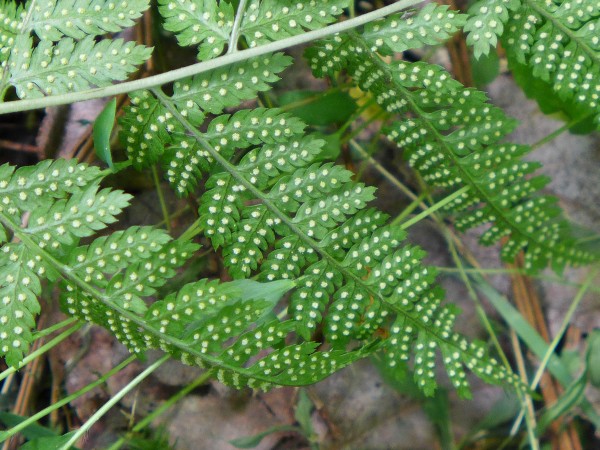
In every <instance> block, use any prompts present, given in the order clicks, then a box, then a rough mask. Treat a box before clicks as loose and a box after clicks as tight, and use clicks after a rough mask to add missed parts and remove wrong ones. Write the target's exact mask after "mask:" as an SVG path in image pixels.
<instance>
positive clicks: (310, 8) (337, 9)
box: [240, 0, 349, 47]
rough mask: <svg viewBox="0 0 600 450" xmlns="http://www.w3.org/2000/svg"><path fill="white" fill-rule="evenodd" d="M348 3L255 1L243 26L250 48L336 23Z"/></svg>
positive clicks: (335, 0) (333, 0)
mask: <svg viewBox="0 0 600 450" xmlns="http://www.w3.org/2000/svg"><path fill="white" fill-rule="evenodd" d="M348 3H349V2H348V0H318V1H317V0H310V1H297V2H289V3H286V2H277V1H259V0H252V2H251V3H250V4H249V5H248V8H247V9H246V12H245V14H244V18H243V20H242V24H241V27H240V28H241V33H242V34H243V35H244V36H245V37H246V38H247V39H248V45H249V46H250V47H256V46H257V45H262V44H265V43H267V42H269V41H275V40H278V39H283V38H286V37H289V36H294V35H297V34H300V33H302V32H303V31H304V30H315V29H317V28H321V27H323V26H324V25H326V24H328V23H331V22H334V21H335V20H336V17H337V16H339V15H340V14H342V12H343V10H344V8H345V7H347V6H348Z"/></svg>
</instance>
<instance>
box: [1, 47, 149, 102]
mask: <svg viewBox="0 0 600 450" xmlns="http://www.w3.org/2000/svg"><path fill="white" fill-rule="evenodd" d="M17 50H18V51H17ZM150 53H151V49H148V48H146V47H144V46H142V45H135V43H133V42H124V41H123V40H122V39H116V40H113V41H111V40H103V41H100V42H97V43H96V42H95V40H94V38H93V37H91V36H88V37H86V38H84V39H83V40H81V41H79V42H75V41H74V40H73V39H71V38H64V39H61V40H60V41H59V42H58V43H57V44H56V45H54V44H53V43H52V42H51V41H41V42H40V43H39V44H38V45H37V46H36V47H35V49H32V39H31V38H29V37H25V36H23V35H21V36H19V37H18V38H17V39H16V40H15V49H14V50H13V55H15V58H14V59H12V60H11V61H10V69H11V77H10V80H9V82H10V84H12V85H13V86H14V87H15V88H16V89H17V95H19V97H21V98H36V97H42V96H44V95H54V94H62V93H65V92H70V91H73V90H84V89H89V88H90V87H92V86H106V85H109V84H111V83H112V81H114V80H125V79H126V78H127V76H128V75H129V74H130V73H132V72H134V71H135V70H136V65H139V64H141V63H143V62H144V61H145V60H146V59H148V58H149V57H150Z"/></svg>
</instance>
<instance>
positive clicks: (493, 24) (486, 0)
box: [464, 0, 521, 58]
mask: <svg viewBox="0 0 600 450" xmlns="http://www.w3.org/2000/svg"><path fill="white" fill-rule="evenodd" d="M520 7H521V0H480V1H478V2H475V3H474V4H473V5H472V6H471V7H470V8H469V19H468V21H467V23H466V24H465V27H464V31H465V32H466V33H468V34H467V44H468V45H471V46H472V47H473V53H474V55H475V57H476V58H479V57H480V56H481V55H487V54H488V53H489V52H490V48H491V47H495V46H496V44H497V43H498V38H499V37H500V36H502V34H503V33H504V29H505V26H506V22H507V21H508V19H509V14H512V13H513V12H515V11H517V10H518V9H519V8H520Z"/></svg>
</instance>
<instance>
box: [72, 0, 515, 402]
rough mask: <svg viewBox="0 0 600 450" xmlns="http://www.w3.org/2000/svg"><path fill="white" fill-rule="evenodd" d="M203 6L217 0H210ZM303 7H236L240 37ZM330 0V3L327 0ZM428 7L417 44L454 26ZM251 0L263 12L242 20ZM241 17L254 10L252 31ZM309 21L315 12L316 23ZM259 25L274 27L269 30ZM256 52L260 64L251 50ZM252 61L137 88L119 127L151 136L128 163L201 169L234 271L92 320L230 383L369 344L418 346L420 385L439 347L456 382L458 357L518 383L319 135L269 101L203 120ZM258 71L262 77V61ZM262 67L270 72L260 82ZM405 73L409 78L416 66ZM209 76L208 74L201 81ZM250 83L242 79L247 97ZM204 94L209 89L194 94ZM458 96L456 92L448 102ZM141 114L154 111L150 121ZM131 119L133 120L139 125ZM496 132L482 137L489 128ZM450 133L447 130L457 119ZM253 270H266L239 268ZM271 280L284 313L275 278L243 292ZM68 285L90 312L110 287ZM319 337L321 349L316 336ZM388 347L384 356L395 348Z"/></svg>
mask: <svg viewBox="0 0 600 450" xmlns="http://www.w3.org/2000/svg"><path fill="white" fill-rule="evenodd" d="M210 5H214V6H215V7H216V4H215V3H212V2H211V3H210ZM210 5H209V9H210V8H211V7H212V6H210ZM299 5H300V6H297V5H296V4H295V3H294V4H293V5H292V4H291V3H290V5H289V6H288V5H287V4H285V3H284V4H281V3H279V4H277V5H275V3H274V2H268V1H265V2H260V3H259V2H253V3H251V5H250V6H249V8H248V9H247V11H246V13H245V15H244V19H243V21H242V27H241V33H242V36H244V37H245V38H246V40H247V41H248V44H249V45H258V42H259V41H260V39H263V38H264V39H265V40H269V39H276V38H279V35H278V34H277V33H284V34H282V36H287V35H289V34H290V33H296V32H300V31H299V30H300V29H311V28H310V26H308V25H306V24H302V23H300V22H299V21H297V20H296V18H295V17H294V14H296V13H297V11H296V10H294V11H292V7H293V8H298V9H302V8H304V9H302V14H303V15H304V19H306V17H308V16H310V20H309V22H311V21H313V17H312V16H313V14H315V11H316V13H317V14H318V13H319V11H320V10H323V11H324V12H323V14H321V17H326V16H327V14H328V13H330V12H331V11H332V10H329V12H328V11H327V10H325V9H324V7H323V6H321V5H318V4H317V3H316V2H311V4H310V5H309V4H304V3H302V4H299ZM327 5H329V6H327V7H330V3H327ZM336 5H337V4H336ZM163 6H164V5H163ZM173 8H175V6H174V7H173ZM186 8H188V6H186ZM284 8H288V9H287V10H284ZM337 8H339V6H336V10H335V11H337ZM429 8H430V9H428V10H427V12H426V13H423V14H422V15H417V17H418V23H419V24H420V25H418V26H417V28H416V31H418V33H415V34H418V36H415V38H414V39H412V38H411V43H414V44H415V45H426V44H428V43H431V42H433V41H434V39H433V37H432V36H431V34H432V33H442V32H451V31H450V30H453V27H456V26H459V24H460V23H462V21H464V18H463V17H460V16H458V15H457V14H456V13H454V12H451V11H448V10H447V8H444V7H441V8H434V7H429ZM188 9H190V10H191V8H188ZM279 10H281V11H282V13H279V12H278V11H279ZM211 11H212V10H211ZM257 11H261V12H264V14H261V15H260V17H259V15H258V14H257V15H256V17H255V18H254V20H251V17H252V14H254V13H255V12H257ZM267 13H270V14H267ZM276 13H277V14H280V15H281V14H283V13H285V14H287V16H286V17H285V19H286V20H285V21H283V22H285V23H287V24H288V25H291V23H290V21H292V20H294V21H295V22H294V26H297V27H298V31H296V30H293V31H290V30H287V29H284V27H282V28H277V27H275V28H273V27H272V23H271V22H268V21H269V20H271V19H272V17H273V16H274V15H275V14H276ZM427 14H431V16H428V15H427ZM330 15H331V18H327V20H333V19H332V18H333V16H334V14H330ZM434 16H435V19H436V20H437V21H438V23H439V25H440V27H442V28H440V29H439V30H438V29H437V28H436V25H435V23H433V21H432V19H433V18H434ZM173 17H174V15H173ZM182 17H188V16H185V15H184V16H182ZM209 18H210V14H209ZM182 20H183V19H182ZM186 20H187V19H186ZM260 21H263V22H264V23H263V22H260ZM251 22H252V23H254V22H260V23H259V25H257V28H256V29H252V28H251V25H250V23H251ZM190 23H191V22H190ZM281 23H282V20H279V24H280V25H281ZM313 23H314V24H315V26H317V24H318V21H317V20H314V22H313ZM392 23H393V20H391V21H381V22H380V23H379V24H378V25H384V26H386V27H387V25H386V24H390V25H391V24H392ZM445 24H448V26H446V25H445ZM267 25H269V26H270V30H271V31H267V28H269V27H268V26H267ZM321 25H322V24H321ZM321 25H319V26H321ZM186 26H187V27H188V28H189V25H186ZM311 26H312V25H311ZM260 27H262V28H260ZM292 28H294V27H292ZM442 29H444V30H446V31H442ZM185 30H187V28H185V27H181V29H180V30H179V31H181V33H182V34H184V33H186V32H187V31H185ZM248 30H251V32H250V31H248ZM420 30H423V32H422V33H421V32H420ZM257 32H258V34H257ZM372 32H373V33H379V34H378V35H377V36H375V35H374V36H373V40H375V41H377V40H378V39H381V40H382V41H384V43H383V44H381V45H380V46H379V47H380V48H381V50H383V51H385V48H384V47H383V46H384V45H386V44H385V41H389V42H390V43H393V42H394V40H395V38H393V35H394V33H392V32H388V31H387V30H381V29H376V30H375V31H372ZM273 33H275V34H273ZM286 33H287V34H286ZM388 37H389V39H388ZM384 38H385V39H384ZM202 39H203V41H202V42H203V44H201V45H205V47H206V48H207V51H208V50H210V49H211V48H212V49H216V52H215V53H219V54H220V53H221V52H222V51H223V49H224V45H225V39H226V37H225V36H223V38H222V42H220V41H219V39H217V38H215V39H213V40H212V41H211V42H208V39H206V38H205V37H203V38H202ZM198 42H199V41H196V42H194V44H196V43H198ZM215 43H216V45H213V47H210V46H209V44H215ZM325 45H329V44H328V43H327V44H325ZM335 45H337V43H336V44H335ZM373 45H376V46H377V45H378V44H377V43H376V42H375V43H371V44H370V47H372V46H373ZM398 45H401V44H398ZM333 46H334V44H331V47H333ZM370 47H368V46H365V47H364V48H363V47H360V48H358V47H354V49H356V52H357V53H362V52H364V53H365V55H364V56H365V57H366V56H368V55H369V54H371V55H372V52H371V49H370ZM320 50H321V49H318V50H317V53H316V55H317V56H318V57H319V61H320V62H321V63H322V66H323V67H325V69H324V70H325V71H326V72H329V71H334V70H337V69H339V68H342V67H347V62H345V61H343V60H342V59H341V58H337V57H336V58H333V57H328V55H329V54H330V53H328V52H330V51H331V48H327V49H326V50H327V51H326V52H323V54H321V53H319V51H320ZM340 54H342V53H340ZM345 56H347V54H345ZM352 56H353V57H356V58H361V57H362V55H352ZM257 64H258V65H259V67H260V61H257ZM282 66H283V65H282ZM254 68H255V69H257V70H258V68H257V67H254ZM353 68H357V69H358V67H353ZM369 69H370V66H369V65H365V66H364V67H361V68H360V69H358V70H359V72H361V73H360V74H359V75H357V79H361V77H363V76H364V77H366V76H367V73H368V72H369ZM249 72H251V71H250V70H248V69H246V70H244V73H239V72H238V73H236V71H235V70H230V71H224V70H221V71H219V72H213V73H212V74H206V75H204V74H203V75H202V76H198V77H196V78H194V79H192V80H186V81H185V82H182V83H181V84H180V85H178V86H176V87H175V89H174V94H173V96H167V95H165V94H163V93H162V92H160V91H159V90H153V91H152V93H149V92H145V93H144V94H143V98H142V96H140V95H136V96H134V99H133V102H132V103H133V104H134V107H135V108H138V109H136V110H135V111H132V114H130V115H128V118H127V121H126V122H124V123H125V126H124V127H123V140H124V142H129V143H131V144H134V143H136V142H140V143H141V142H143V141H144V140H145V142H152V141H153V140H155V139H156V142H155V144H156V146H155V148H156V149H155V151H153V152H152V154H150V153H149V152H147V148H144V149H143V151H144V153H145V154H143V155H141V156H140V155H139V153H134V154H131V157H133V158H136V159H135V160H134V164H138V165H139V166H143V165H144V164H148V163H154V162H156V161H157V160H158V161H160V162H161V163H162V164H163V166H164V168H165V171H166V174H167V177H168V178H169V179H170V181H171V182H172V183H173V184H174V187H175V188H176V189H177V190H178V191H179V192H180V193H187V192H189V191H190V190H191V189H192V188H195V187H196V185H197V183H198V180H199V179H200V177H202V176H204V175H207V176H208V178H207V181H206V183H205V192H204V194H203V195H202V197H201V199H200V207H199V215H200V218H199V220H198V228H199V229H201V230H202V231H203V232H204V234H205V236H206V237H207V238H208V239H210V240H211V242H212V244H213V246H214V247H221V248H222V252H223V255H224V259H225V264H226V267H227V268H228V269H229V272H230V274H231V275H232V276H233V277H234V278H237V279H238V280H236V281H234V282H232V283H217V282H208V281H205V280H202V281H199V282H196V283H192V284H190V285H187V286H185V287H184V288H183V289H182V290H180V291H179V292H178V293H173V294H171V295H169V296H168V297H167V298H165V299H164V300H161V301H159V302H158V303H155V304H154V305H153V306H151V307H150V309H149V310H148V311H147V312H146V313H145V318H144V319H141V318H140V316H139V314H140V311H141V310H140V311H138V310H136V311H127V310H125V309H123V308H122V306H121V307H120V308H122V309H123V312H124V314H123V316H124V318H117V317H115V316H111V318H110V319H111V322H110V323H109V322H108V321H107V319H106V315H104V316H102V315H101V311H102V307H98V306H96V308H97V309H98V311H99V312H98V313H97V317H98V318H97V320H100V321H103V322H102V323H103V324H104V325H105V326H109V327H110V326H112V327H113V328H114V329H115V330H117V332H118V334H119V335H120V336H121V338H122V339H124V341H125V342H127V341H128V340H129V341H130V343H129V344H128V346H129V347H130V348H131V349H132V350H134V351H143V349H144V348H148V347H150V348H152V347H159V348H162V349H163V350H165V351H167V352H169V353H170V354H172V355H173V356H175V357H177V358H180V359H182V360H183V361H185V362H187V363H195V364H199V365H202V366H205V367H215V368H217V369H218V370H217V374H218V377H219V379H220V380H222V381H223V382H225V383H227V384H231V385H233V386H236V387H240V386H246V385H247V386H251V387H261V388H266V387H269V386H272V385H299V384H304V383H311V382H315V381H317V380H318V379H320V378H322V377H324V376H327V375H329V374H330V373H332V372H333V371H334V370H337V369H339V368H341V367H343V366H344V365H346V364H348V363H350V362H352V361H354V360H356V359H357V358H361V357H364V356H366V355H368V354H371V353H373V352H374V351H382V352H383V353H384V355H394V354H402V355H406V359H410V358H411V356H414V358H413V365H414V367H415V377H416V380H417V383H418V384H419V386H420V387H421V388H422V389H423V390H424V391H425V392H426V393H428V394H431V393H432V392H433V391H434V390H435V387H436V382H435V375H434V374H433V373H432V371H431V368H430V364H431V362H432V360H433V359H432V358H434V357H435V355H436V352H441V354H442V356H443V357H444V359H445V361H446V364H447V367H448V372H449V375H450V377H451V380H452V382H453V383H454V385H455V386H457V389H458V390H459V393H460V394H461V395H463V396H467V395H468V385H467V383H466V381H465V380H464V374H465V368H470V369H471V370H472V371H474V372H475V373H477V374H479V375H480V376H482V377H487V379H489V380H493V381H494V382H496V383H500V382H510V383H513V384H517V383H518V382H517V380H516V378H515V377H514V375H512V374H511V373H510V372H509V371H507V370H506V369H505V368H504V367H501V366H499V365H498V363H497V362H496V361H495V360H494V359H493V358H491V357H490V356H489V355H488V354H487V353H486V352H483V353H482V352H481V351H480V347H479V346H478V345H477V344H469V343H468V342H467V340H466V339H465V338H463V337H462V336H460V335H459V334H457V333H456V332H454V331H453V326H454V321H455V317H456V314H457V311H456V310H455V308H453V307H451V306H445V305H442V303H441V300H442V298H443V293H442V291H441V290H440V289H439V288H437V287H435V273H434V271H432V270H431V269H428V268H426V267H425V266H423V264H422V262H421V260H422V258H423V257H424V252H423V251H422V250H420V249H418V248H416V247H412V246H407V245H403V243H402V240H403V239H404V233H403V232H401V231H399V230H398V229H397V228H393V227H390V226H386V221H387V217H386V216H385V215H384V214H382V213H380V212H379V211H377V210H375V209H367V204H368V203H369V202H370V201H371V200H373V198H374V189H373V188H370V187H366V186H364V185H363V184H360V183H355V182H354V181H352V179H351V176H352V174H351V173H350V172H348V171H346V170H345V169H343V168H341V167H339V166H336V165H333V164H331V163H327V162H324V160H325V159H326V158H327V157H326V155H325V153H324V151H323V146H324V141H323V140H321V139H318V138H317V137H316V136H310V135H308V136H304V135H303V134H302V133H303V129H304V124H303V123H302V122H300V121H298V120H297V119H294V118H291V117H290V116H289V115H286V114H282V113H281V111H279V110H276V109H264V108H259V109H255V110H241V111H238V112H236V113H233V114H231V115H229V114H223V115H219V116H217V117H215V118H211V119H209V120H206V116H207V114H206V113H209V112H211V111H210V110H209V108H210V107H209V106H207V105H208V102H209V100H212V98H214V96H215V93H216V92H219V90H220V87H222V88H223V89H225V91H224V92H222V93H221V92H219V94H220V96H221V97H222V98H223V99H224V100H223V101H222V103H221V104H219V103H218V102H217V103H216V106H215V108H216V109H215V113H217V114H220V113H221V111H222V109H223V108H224V107H231V106H235V103H236V101H235V99H234V98H233V97H231V100H230V97H228V96H229V91H231V86H235V83H237V82H241V83H248V82H249V81H252V79H251V77H252V75H251V74H250V75H249V74H248V73H249ZM224 75H226V78H223V76H224ZM267 75H268V76H272V72H270V73H268V74H267ZM267 75H265V76H267ZM378 75H380V74H379V73H377V74H376V76H378ZM384 75H385V74H384ZM254 76H255V77H256V78H257V80H256V81H253V84H257V83H258V81H259V80H260V75H258V74H255V75H254ZM219 78H220V79H221V81H223V82H224V81H229V83H230V84H229V89H227V86H225V85H224V84H223V83H221V84H219V83H220V82H219ZM390 79H391V77H385V76H384V77H381V79H380V80H379V81H377V82H378V83H379V85H381V86H384V85H386V83H388V82H389V80H390ZM269 81H271V80H268V79H267V80H265V85H266V82H269ZM370 81H373V80H370ZM412 82H413V83H414V84H418V80H413V81H412ZM211 84H213V85H214V86H215V88H212V89H210V88H209V86H210V85H211ZM217 86H220V87H218V88H217ZM250 86H251V85H250ZM458 86H460V85H458ZM265 88H266V86H265ZM363 88H364V86H363ZM258 91H259V89H253V91H252V92H249V93H248V96H251V95H256V93H257V92H258ZM188 93H189V94H188ZM470 93H471V94H473V97H474V98H475V99H476V100H477V101H480V102H481V101H484V100H482V98H481V96H480V95H478V94H477V93H476V92H475V91H472V92H470ZM386 94H387V95H388V97H385V96H384V95H382V96H381V98H382V99H383V98H385V99H388V100H386V101H387V102H388V103H390V104H391V103H392V95H391V94H390V93H389V92H387V91H386ZM205 95H208V96H209V97H206V98H204V96H205ZM460 96H462V93H461V94H460V95H459V97H460ZM483 97H485V96H483ZM199 98H201V100H199ZM454 98H457V97H456V96H454V97H452V99H451V100H453V99H454ZM461 98H462V97H461ZM458 101H460V99H459V100H457V102H458ZM202 102H205V103H204V104H203V103H202ZM400 103H402V102H401V101H399V103H398V105H400ZM405 104H406V102H405V103H404V104H403V105H401V106H404V105H405ZM140 105H141V106H143V109H140ZM401 106H398V107H401ZM151 111H152V114H148V112H151ZM154 111H157V112H154ZM167 113H169V114H170V116H169V117H168V120H166V119H167V117H166V114H167ZM493 113H494V114H496V113H497V112H496V111H493ZM432 114H433V112H432ZM148 116H151V117H150V119H146V117H148ZM161 117H162V119H161ZM136 121H137V122H138V123H139V124H142V127H143V130H142V131H140V129H141V127H140V126H138V125H137V124H136ZM173 123H175V125H173V128H171V129H169V128H168V127H170V126H171V125H172V124H173ZM465 123H467V124H469V123H470V122H469V121H468V120H467V121H466V122H465ZM473 123H475V122H474V121H473ZM503 123H505V122H503ZM131 126H133V127H134V129H131ZM496 128H502V125H501V126H499V127H498V126H497V125H496ZM201 130H202V131H201ZM496 131H497V129H494V130H491V131H489V132H488V133H487V135H489V136H491V137H493V136H495V132H496ZM473 132H474V133H475V134H477V136H478V137H480V138H481V139H488V140H489V139H491V137H487V138H486V136H487V135H486V134H485V133H481V132H479V131H473ZM146 134H147V135H146ZM163 136H164V139H163ZM469 137H471V136H469ZM453 138H456V139H457V141H458V133H457V136H453ZM152 145H154V143H153V144H152ZM457 145H459V143H457ZM132 147H135V146H134V145H132ZM134 152H135V150H134ZM249 277H257V279H258V280H262V281H264V282H265V283H263V284H254V283H255V282H249V281H248V280H244V278H249ZM117 279H118V280H120V279H121V278H117ZM290 281H291V284H289V283H290ZM236 283H237V284H236ZM272 283H284V284H283V286H286V288H285V289H284V292H285V291H288V290H289V291H290V293H289V300H288V299H286V300H285V302H286V303H288V306H287V309H286V310H284V311H282V312H281V313H280V314H279V315H280V317H282V319H281V320H279V319H277V317H276V316H275V314H274V311H275V307H276V305H280V304H281V303H282V301H284V300H282V299H281V296H282V295H283V292H281V293H280V294H281V295H279V296H277V298H273V299H268V298H266V297H265V296H264V294H263V295H261V294H257V293H255V292H252V293H248V292H246V290H252V289H251V286H262V288H261V289H263V290H268V289H270V288H272V287H273V285H272ZM286 283H288V284H286ZM77 289H79V287H74V288H73V290H74V291H75V290H77ZM82 295H83V297H81V296H82ZM72 297H73V300H72V301H73V302H77V301H78V300H77V297H81V301H85V302H86V303H85V305H83V307H84V308H85V309H86V311H90V307H89V306H90V305H91V303H90V301H95V302H96V303H97V304H102V305H105V304H110V300H109V299H108V298H106V299H104V300H102V299H101V298H98V296H97V295H90V294H89V292H88V293H87V294H86V293H85V292H84V293H77V295H73V296H72ZM94 299H95V300H94ZM74 309H75V310H77V309H79V308H74ZM277 310H279V306H278V309H277ZM326 312H329V314H326ZM392 327H393V330H396V331H392ZM321 328H322V329H323V341H321V339H320V340H319V342H316V341H315V340H313V339H314V333H315V331H316V330H317V329H321ZM380 328H384V329H390V333H389V335H390V336H389V338H388V337H387V336H386V337H383V336H382V334H383V335H385V333H379V332H378V331H379V330H380ZM123 336H125V338H123ZM130 338H131V339H130ZM323 343H325V344H326V345H325V347H324V348H325V349H329V348H330V350H322V349H320V347H321V346H322V344H323ZM422 347H423V348H425V349H426V350H423V349H422ZM431 354H433V356H431ZM388 361H389V363H390V364H392V363H393V362H395V361H396V359H395V358H393V357H392V358H390V359H389V360H388Z"/></svg>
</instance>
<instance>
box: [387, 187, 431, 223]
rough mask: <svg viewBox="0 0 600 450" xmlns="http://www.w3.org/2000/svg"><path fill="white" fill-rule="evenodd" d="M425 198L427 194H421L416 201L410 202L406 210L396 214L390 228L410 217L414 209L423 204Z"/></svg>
mask: <svg viewBox="0 0 600 450" xmlns="http://www.w3.org/2000/svg"><path fill="white" fill-rule="evenodd" d="M426 196H427V194H425V192H423V193H422V194H421V195H419V196H418V197H417V198H416V199H414V200H413V201H412V202H410V204H409V205H408V206H407V207H406V208H403V209H402V212H401V213H400V214H398V215H397V216H396V218H395V219H394V220H392V226H394V225H398V224H400V223H401V222H402V221H403V220H404V219H405V218H406V217H408V216H410V215H411V214H412V212H413V211H414V210H415V209H417V208H418V207H419V206H421V205H422V204H423V200H424V199H425V197H426Z"/></svg>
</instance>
